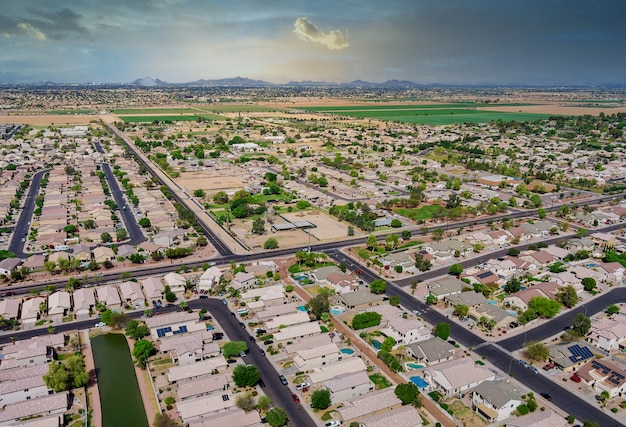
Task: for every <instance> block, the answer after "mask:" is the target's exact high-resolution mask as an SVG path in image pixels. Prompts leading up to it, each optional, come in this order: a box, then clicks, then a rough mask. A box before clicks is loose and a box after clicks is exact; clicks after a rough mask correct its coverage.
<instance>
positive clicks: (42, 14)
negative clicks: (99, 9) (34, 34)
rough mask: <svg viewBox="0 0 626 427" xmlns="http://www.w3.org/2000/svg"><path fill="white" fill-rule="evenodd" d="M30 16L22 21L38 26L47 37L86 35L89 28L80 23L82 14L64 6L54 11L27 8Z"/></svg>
mask: <svg viewBox="0 0 626 427" xmlns="http://www.w3.org/2000/svg"><path fill="white" fill-rule="evenodd" d="M27 12H28V13H29V15H30V17H29V18H27V19H25V20H24V22H26V23H28V24H30V25H32V26H33V27H35V28H38V29H39V30H40V31H42V32H43V33H44V34H46V36H47V37H48V38H51V39H53V40H65V39H66V38H68V37H70V36H79V37H86V36H88V35H89V30H88V29H87V28H86V27H84V26H83V25H81V24H80V22H79V21H80V20H81V18H82V15H80V14H78V13H76V12H74V11H73V10H71V9H68V8H64V9H61V10H56V11H44V10H38V9H33V8H28V9H27Z"/></svg>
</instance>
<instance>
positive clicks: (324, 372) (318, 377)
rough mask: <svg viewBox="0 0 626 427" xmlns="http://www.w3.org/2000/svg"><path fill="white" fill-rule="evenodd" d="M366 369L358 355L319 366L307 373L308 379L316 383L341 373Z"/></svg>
mask: <svg viewBox="0 0 626 427" xmlns="http://www.w3.org/2000/svg"><path fill="white" fill-rule="evenodd" d="M366 369H367V366H365V362H363V360H361V358H359V357H351V358H350V359H346V360H342V361H340V362H337V363H334V364H332V365H325V366H322V367H321V368H315V369H314V370H313V372H311V373H309V379H310V380H311V383H313V384H317V383H322V382H324V381H328V380H330V379H331V378H334V377H337V376H340V375H343V374H345V373H349V372H359V371H363V372H365V370H366Z"/></svg>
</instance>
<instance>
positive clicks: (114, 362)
mask: <svg viewBox="0 0 626 427" xmlns="http://www.w3.org/2000/svg"><path fill="white" fill-rule="evenodd" d="M91 348H92V351H93V358H94V363H95V365H96V374H97V376H98V391H99V392H100V406H101V408H102V426H103V427H131V426H132V427H148V420H147V419H146V411H145V410H144V407H143V401H142V400H141V392H140V391H139V385H138V384H137V376H136V375H135V368H134V367H133V360H132V358H131V355H130V350H129V348H128V344H127V342H126V338H124V336H123V335H120V334H104V335H100V336H97V337H95V338H94V339H92V340H91Z"/></svg>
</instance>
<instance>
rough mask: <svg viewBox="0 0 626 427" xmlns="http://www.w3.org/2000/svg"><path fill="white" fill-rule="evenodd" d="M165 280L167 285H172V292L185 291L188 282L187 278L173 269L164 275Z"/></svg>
mask: <svg viewBox="0 0 626 427" xmlns="http://www.w3.org/2000/svg"><path fill="white" fill-rule="evenodd" d="M163 281H164V282H165V285H166V286H169V287H170V290H171V291H172V292H174V293H181V292H185V285H186V284H187V280H185V278H184V277H183V276H182V275H180V274H178V273H175V272H173V271H172V272H170V273H167V274H166V275H165V276H163Z"/></svg>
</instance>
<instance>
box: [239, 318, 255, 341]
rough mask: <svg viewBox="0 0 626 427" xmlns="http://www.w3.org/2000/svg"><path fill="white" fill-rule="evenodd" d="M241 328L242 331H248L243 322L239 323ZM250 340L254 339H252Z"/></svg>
mask: <svg viewBox="0 0 626 427" xmlns="http://www.w3.org/2000/svg"><path fill="white" fill-rule="evenodd" d="M239 327H240V328H241V329H246V325H244V324H243V322H239ZM250 338H252V337H250Z"/></svg>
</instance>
